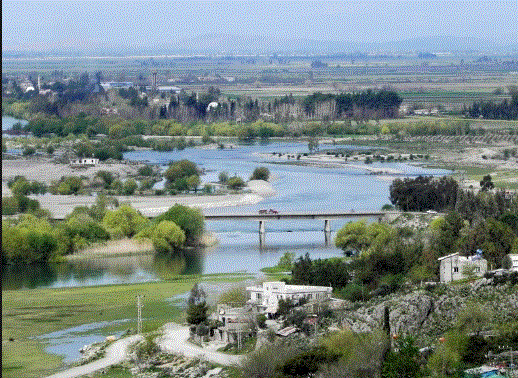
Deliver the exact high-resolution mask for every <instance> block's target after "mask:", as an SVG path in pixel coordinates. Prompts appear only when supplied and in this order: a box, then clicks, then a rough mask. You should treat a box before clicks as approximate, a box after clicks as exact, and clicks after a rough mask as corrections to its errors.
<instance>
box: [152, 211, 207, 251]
mask: <svg viewBox="0 0 518 378" xmlns="http://www.w3.org/2000/svg"><path fill="white" fill-rule="evenodd" d="M164 220H168V221H172V222H174V223H176V224H177V225H178V226H179V227H180V228H181V229H182V230H183V231H184V232H185V243H186V244H188V245H196V244H198V242H199V240H200V237H201V236H202V235H203V231H204V230H205V218H204V217H203V214H202V212H201V211H200V210H198V209H193V208H191V207H188V206H184V205H179V204H176V205H174V206H172V207H171V208H170V209H169V210H167V211H166V212H165V213H163V214H160V215H159V216H158V217H156V218H155V220H154V223H156V224H158V223H160V222H161V221H164Z"/></svg>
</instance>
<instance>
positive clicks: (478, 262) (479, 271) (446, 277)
mask: <svg viewBox="0 0 518 378" xmlns="http://www.w3.org/2000/svg"><path fill="white" fill-rule="evenodd" d="M479 251H480V250H479ZM481 252H482V251H480V252H478V253H477V255H475V256H469V257H466V256H459V253H458V252H457V253H452V254H451V255H447V256H443V257H439V258H438V260H439V262H440V264H441V267H440V277H441V282H443V283H445V282H451V281H456V280H460V279H463V278H466V277H467V274H466V273H467V270H468V269H471V268H472V269H473V274H475V275H477V276H483V275H484V273H486V271H487V260H486V259H484V258H482V254H481Z"/></svg>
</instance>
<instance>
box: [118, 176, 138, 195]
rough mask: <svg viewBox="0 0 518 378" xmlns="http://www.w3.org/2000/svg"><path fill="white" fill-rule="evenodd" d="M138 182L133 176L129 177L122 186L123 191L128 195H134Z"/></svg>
mask: <svg viewBox="0 0 518 378" xmlns="http://www.w3.org/2000/svg"><path fill="white" fill-rule="evenodd" d="M137 187H138V186H137V183H136V181H135V180H133V179H132V178H130V179H127V180H126V181H125V182H124V185H123V187H122V192H123V193H124V194H125V195H127V196H130V195H132V194H133V193H135V190H137Z"/></svg>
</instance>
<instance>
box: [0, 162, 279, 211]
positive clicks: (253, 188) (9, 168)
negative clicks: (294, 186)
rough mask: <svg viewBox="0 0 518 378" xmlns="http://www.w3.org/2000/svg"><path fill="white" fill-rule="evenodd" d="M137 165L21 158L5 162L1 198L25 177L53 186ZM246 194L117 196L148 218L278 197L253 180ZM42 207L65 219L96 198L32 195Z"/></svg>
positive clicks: (267, 185)
mask: <svg viewBox="0 0 518 378" xmlns="http://www.w3.org/2000/svg"><path fill="white" fill-rule="evenodd" d="M138 167H139V165H138V164H124V163H116V164H99V165H97V166H95V167H88V168H85V169H80V170H78V169H74V168H71V167H70V166H69V165H67V164H55V163H53V162H52V161H51V160H50V159H47V158H29V159H25V158H21V159H15V160H2V196H9V195H11V191H10V189H9V188H8V186H7V181H8V180H9V179H11V178H13V177H15V176H17V175H22V176H25V177H26V178H27V179H28V180H37V181H41V182H45V183H47V184H50V182H51V181H52V180H57V179H59V178H60V177H61V176H68V175H82V176H87V177H93V176H95V174H96V173H97V172H98V171H100V170H108V171H110V172H113V173H115V174H116V175H117V176H119V177H126V176H127V175H129V174H134V173H135V172H136V171H137V169H138ZM247 185H248V186H247V188H245V191H246V192H245V193H238V194H222V195H180V196H117V199H118V200H119V203H129V204H131V205H132V206H133V207H134V208H136V209H137V210H139V211H141V212H142V214H143V215H145V216H150V217H153V216H156V215H158V214H161V213H163V212H165V211H167V210H168V209H169V208H170V207H171V206H173V205H175V204H181V205H186V206H192V207H197V208H199V209H202V210H207V209H214V208H220V207H227V206H242V205H251V204H255V203H258V202H260V201H262V200H263V198H264V197H269V196H272V195H275V193H276V192H275V189H274V188H273V187H272V185H271V184H270V183H268V182H266V181H261V180H254V181H250V182H249V183H247ZM30 197H31V198H34V199H37V200H38V201H39V202H40V206H41V207H42V208H44V209H48V210H49V211H50V212H51V213H52V215H53V216H54V217H55V218H64V217H65V216H66V215H68V214H70V213H71V212H72V210H73V209H74V207H76V206H91V205H92V204H93V203H94V202H95V199H96V197H95V196H90V195H77V196H74V195H65V196H61V195H52V194H50V193H46V194H44V195H32V196H30Z"/></svg>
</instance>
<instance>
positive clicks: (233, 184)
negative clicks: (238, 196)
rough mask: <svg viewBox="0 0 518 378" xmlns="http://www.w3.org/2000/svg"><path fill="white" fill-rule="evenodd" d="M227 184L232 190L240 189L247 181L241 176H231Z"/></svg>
mask: <svg viewBox="0 0 518 378" xmlns="http://www.w3.org/2000/svg"><path fill="white" fill-rule="evenodd" d="M227 186H228V187H229V188H230V189H232V190H239V189H242V188H243V187H244V186H245V182H244V181H243V179H242V178H241V177H237V176H234V177H231V178H229V179H228V181H227Z"/></svg>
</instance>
